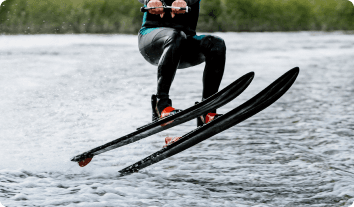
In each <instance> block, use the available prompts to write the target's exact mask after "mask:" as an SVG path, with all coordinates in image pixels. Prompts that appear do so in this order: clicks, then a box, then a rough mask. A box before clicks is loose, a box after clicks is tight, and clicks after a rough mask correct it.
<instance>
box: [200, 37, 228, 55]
mask: <svg viewBox="0 0 354 207" xmlns="http://www.w3.org/2000/svg"><path fill="white" fill-rule="evenodd" d="M202 45H203V46H204V48H205V49H206V50H207V51H206V53H207V54H208V53H213V55H215V53H216V54H219V55H222V54H225V52H226V44H225V41H224V40H223V39H222V38H220V37H217V36H211V35H210V36H207V37H205V38H204V39H203V43H202Z"/></svg>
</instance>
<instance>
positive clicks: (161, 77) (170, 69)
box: [139, 28, 187, 99]
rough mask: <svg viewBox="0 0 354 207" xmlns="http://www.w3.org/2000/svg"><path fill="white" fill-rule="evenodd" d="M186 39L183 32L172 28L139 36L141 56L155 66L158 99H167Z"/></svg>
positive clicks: (160, 29)
mask: <svg viewBox="0 0 354 207" xmlns="http://www.w3.org/2000/svg"><path fill="white" fill-rule="evenodd" d="M186 39H187V36H186V35H185V33H184V32H182V31H179V30H176V29H172V28H158V29H154V30H153V31H151V32H150V33H148V34H145V35H141V34H140V35H139V50H140V52H141V54H142V55H143V56H144V57H145V59H146V60H147V61H149V62H150V63H151V64H154V65H156V64H157V68H158V69H157V70H158V72H157V94H156V95H157V98H158V99H166V98H168V95H169V91H170V88H171V84H172V82H173V79H174V77H175V74H176V70H177V67H178V65H179V63H180V59H181V55H182V52H183V50H184V46H185V44H184V43H185V41H186Z"/></svg>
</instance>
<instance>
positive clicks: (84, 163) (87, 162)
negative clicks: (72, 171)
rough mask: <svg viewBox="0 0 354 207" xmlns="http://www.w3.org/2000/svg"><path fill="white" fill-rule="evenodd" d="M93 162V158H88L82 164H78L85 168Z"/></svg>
mask: <svg viewBox="0 0 354 207" xmlns="http://www.w3.org/2000/svg"><path fill="white" fill-rule="evenodd" d="M91 160H92V157H88V158H86V159H84V160H82V161H80V162H78V164H79V166H80V167H85V166H86V165H88V164H89V163H90V162H91Z"/></svg>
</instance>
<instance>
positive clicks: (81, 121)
mask: <svg viewBox="0 0 354 207" xmlns="http://www.w3.org/2000/svg"><path fill="white" fill-rule="evenodd" d="M215 35H218V36H220V37H222V38H224V39H225V41H226V44H227V64H226V70H225V74H224V79H223V81H222V85H221V88H223V87H225V86H227V85H228V84H230V83H231V82H233V81H234V80H235V79H237V78H239V77H240V76H242V75H243V74H246V73H248V72H250V71H254V72H255V74H256V76H255V78H254V80H253V82H252V83H251V85H250V86H249V88H247V89H246V90H245V91H244V92H243V94H241V95H240V96H239V97H238V98H237V99H235V100H234V101H232V102H230V103H229V104H227V105H226V106H224V107H222V108H221V109H219V112H220V113H226V112H227V111H229V110H231V109H233V108H234V107H236V106H238V105H240V104H242V103H243V102H245V101H247V100H248V99H250V98H251V97H252V96H254V95H255V94H257V93H258V92H259V91H261V90H262V89H263V88H264V87H266V86H267V85H268V84H270V83H271V82H273V81H274V80H275V79H277V78H278V77H279V76H280V75H282V74H283V73H285V72H286V71H288V70H289V69H291V68H293V67H295V66H298V67H300V74H299V77H298V78H297V80H296V82H295V83H294V85H293V86H292V88H290V90H289V91H288V92H287V93H286V94H285V95H284V96H283V97H281V98H280V99H279V100H278V101H277V102H276V103H274V104H273V105H272V106H270V107H269V108H267V109H266V110H264V111H262V112H261V113H259V114H257V115H255V116H254V117H252V118H250V119H248V120H246V121H244V122H242V123H240V124H239V125H237V126H235V127H232V128H230V129H229V130H227V131H224V132H222V133H220V134H218V135H215V136H214V137H211V138H209V139H208V140H205V141H204V142H202V143H200V144H198V145H196V146H194V147H192V148H190V149H188V150H186V151H184V152H182V153H180V154H178V155H175V156H173V157H171V158H169V159H166V160H164V161H162V162H159V163H157V164H155V165H152V166H150V167H148V168H146V169H144V170H142V171H141V172H139V173H135V174H133V175H130V176H126V177H123V178H118V177H117V171H118V170H120V169H122V168H124V167H126V166H127V165H130V164H132V163H134V162H136V161H138V160H140V159H141V158H144V157H146V156H148V155H150V154H151V153H153V152H155V151H157V150H160V149H161V147H162V146H163V145H164V138H165V137H166V136H181V135H183V134H185V133H187V132H189V131H191V130H193V129H194V128H195V127H196V123H195V120H193V121H190V122H187V123H185V124H182V125H180V126H177V127H174V128H172V129H169V130H166V131H164V132H161V133H159V134H156V135H153V136H151V137H148V138H146V139H144V140H141V141H139V142H136V143H133V144H130V145H127V146H125V147H122V148H119V149H115V150H112V151H109V152H107V153H104V154H102V155H99V156H97V157H95V158H94V159H93V160H92V162H91V163H90V164H89V165H88V166H86V167H84V168H80V167H79V166H78V165H77V164H76V163H73V162H71V161H70V158H71V157H73V156H74V155H77V154H79V153H81V152H84V151H87V150H89V149H91V148H94V147H96V146H99V145H101V144H104V143H106V142H109V141H111V140H113V139H115V138H118V137H120V136H123V135H125V134H128V133H130V132H132V131H133V130H134V129H135V128H137V127H139V126H141V125H144V124H146V123H148V122H149V121H150V119H151V115H150V96H151V94H153V93H155V92H156V91H155V90H156V89H155V88H156V67H154V66H151V65H149V64H148V63H147V62H146V61H145V60H144V59H143V58H142V56H141V55H140V53H139V51H138V47H137V36H135V35H27V36H22V35H17V36H4V35H3V36H0V74H1V75H0V88H1V90H0V98H1V101H0V114H1V116H0V147H1V149H0V158H1V159H0V203H2V204H3V205H4V206H6V207H10V206H12V207H18V206H43V207H44V206H45V207H48V206H85V207H89V206H93V207H100V206H129V207H131V206H143V207H145V206H148V207H160V206H161V207H162V206H166V207H167V206H168V207H170V206H208V207H209V206H237V207H245V206H257V207H268V206H269V207H273V206H276V207H279V206H284V207H285V206H286V207H292V206H296V207H298V206H311V207H314V206H316V207H320V206H321V207H324V206H331V207H332V206H350V205H351V204H352V203H353V202H354V169H353V168H354V154H353V150H354V138H353V137H354V121H353V120H354V119H353V117H354V104H353V97H354V35H353V34H345V33H342V32H334V33H322V32H296V33H217V34H215ZM203 67H204V65H199V66H196V67H193V68H190V69H184V70H179V71H178V72H177V75H176V78H175V81H174V83H173V86H172V90H171V98H172V100H173V103H174V104H173V106H174V107H176V108H181V109H183V108H187V107H189V106H191V105H192V104H194V102H195V101H199V100H200V99H201V90H202V74H203ZM0 206H1V205H0Z"/></svg>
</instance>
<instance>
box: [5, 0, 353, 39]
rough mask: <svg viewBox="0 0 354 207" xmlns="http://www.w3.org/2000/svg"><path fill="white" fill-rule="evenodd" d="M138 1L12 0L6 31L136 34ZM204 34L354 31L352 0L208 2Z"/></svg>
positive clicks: (201, 28) (201, 29) (139, 18)
mask: <svg viewBox="0 0 354 207" xmlns="http://www.w3.org/2000/svg"><path fill="white" fill-rule="evenodd" d="M141 6H142V4H140V3H139V2H138V1H137V0H50V1H38V0H6V1H4V2H3V3H2V5H1V7H0V34H44V33H49V34H53V33H54V34H67V33H69V34H71V33H126V34H136V33H137V32H138V31H139V29H140V27H141V23H142V16H143V13H141V12H140V7H141ZM197 29H198V31H199V32H218V31H220V32H242V31H247V32H262V31H308V30H311V31H333V30H354V6H353V4H352V3H351V2H349V1H348V0H202V1H201V11H200V17H199V22H198V28H197Z"/></svg>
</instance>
